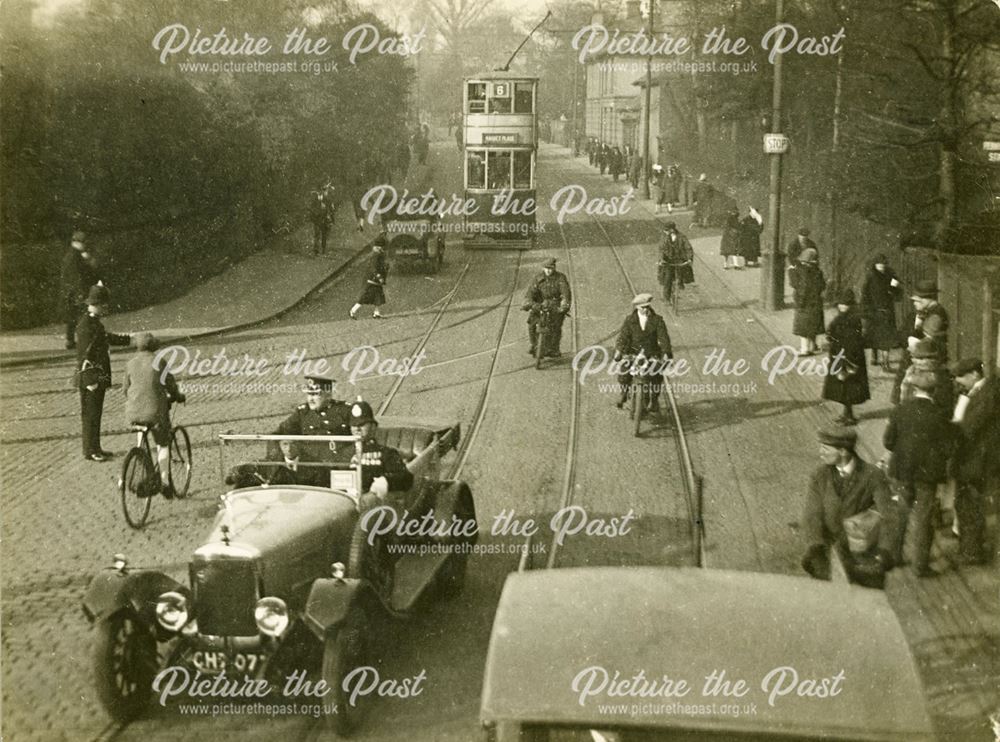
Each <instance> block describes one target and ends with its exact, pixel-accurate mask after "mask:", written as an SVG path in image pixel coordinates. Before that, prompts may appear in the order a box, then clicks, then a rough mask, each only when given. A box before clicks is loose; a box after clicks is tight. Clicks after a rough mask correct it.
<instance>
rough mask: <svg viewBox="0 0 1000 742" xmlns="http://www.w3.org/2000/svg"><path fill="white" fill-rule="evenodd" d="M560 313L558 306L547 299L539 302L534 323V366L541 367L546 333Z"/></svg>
mask: <svg viewBox="0 0 1000 742" xmlns="http://www.w3.org/2000/svg"><path fill="white" fill-rule="evenodd" d="M559 314H561V312H560V310H559V308H558V307H557V306H556V305H554V304H552V303H551V302H548V301H543V302H542V303H541V308H540V309H539V310H538V320H537V323H536V325H535V333H536V334H535V348H534V356H535V368H541V367H542V359H543V358H545V356H544V355H543V354H544V352H545V344H546V342H547V339H548V334H549V332H551V325H552V323H553V322H554V321H555V320H556V319H557V318H558V316H559Z"/></svg>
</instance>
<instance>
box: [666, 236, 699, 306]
mask: <svg viewBox="0 0 1000 742" xmlns="http://www.w3.org/2000/svg"><path fill="white" fill-rule="evenodd" d="M693 262H694V250H693V249H692V247H691V242H690V240H688V238H687V237H685V236H684V235H683V234H681V231H680V230H679V229H677V223H676V222H665V223H664V224H663V242H661V243H660V262H659V263H657V269H658V271H657V273H658V275H657V278H658V279H659V281H660V285H661V286H663V300H664V301H665V302H667V303H668V304H669V303H670V300H671V299H672V298H673V294H674V282H675V281H676V283H677V286H678V287H679V288H684V284H686V283H690V282H691V281H687V280H685V279H686V278H691V279H693V278H694V270H693V268H692V267H691V266H692V264H693Z"/></svg>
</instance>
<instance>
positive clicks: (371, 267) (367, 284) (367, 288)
mask: <svg viewBox="0 0 1000 742" xmlns="http://www.w3.org/2000/svg"><path fill="white" fill-rule="evenodd" d="M386 241H387V238H386V232H385V225H383V226H382V231H381V232H380V233H379V236H378V237H376V238H375V239H374V240H372V242H371V248H372V254H371V257H370V258H369V259H368V266H367V267H366V269H365V278H364V284H362V286H361V296H359V297H358V301H357V302H356V303H355V304H354V306H353V307H351V312H350V315H351V319H357V318H358V310H359V309H361V307H362V305H365V304H371V305H374V307H375V310H374V311H373V312H372V317H373V318H374V319H382V313H381V312H380V311H379V307H380V306H382V305H383V304H385V282H386V279H387V278H388V277H389V261H388V260H386V257H385V245H386Z"/></svg>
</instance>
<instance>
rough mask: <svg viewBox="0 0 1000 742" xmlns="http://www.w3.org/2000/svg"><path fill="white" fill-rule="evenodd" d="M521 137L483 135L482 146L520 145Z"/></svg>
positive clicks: (513, 135)
mask: <svg viewBox="0 0 1000 742" xmlns="http://www.w3.org/2000/svg"><path fill="white" fill-rule="evenodd" d="M520 143H521V135H520V134H517V133H509V134H499V133H495V132H494V133H484V134H483V144H520Z"/></svg>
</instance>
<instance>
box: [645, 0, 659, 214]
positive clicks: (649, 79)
mask: <svg viewBox="0 0 1000 742" xmlns="http://www.w3.org/2000/svg"><path fill="white" fill-rule="evenodd" d="M655 8H656V0H649V17H648V18H647V33H648V34H649V38H653V11H654V9H655ZM652 87H653V63H652V57H650V56H648V55H647V56H646V90H645V105H644V106H643V109H642V197H643V198H644V199H648V198H649V171H650V168H652V166H653V163H652V162H650V160H649V134H650V132H649V127H650V115H649V114H650V111H649V108H650V106H651V105H652V102H651V101H652V97H651V93H652Z"/></svg>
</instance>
